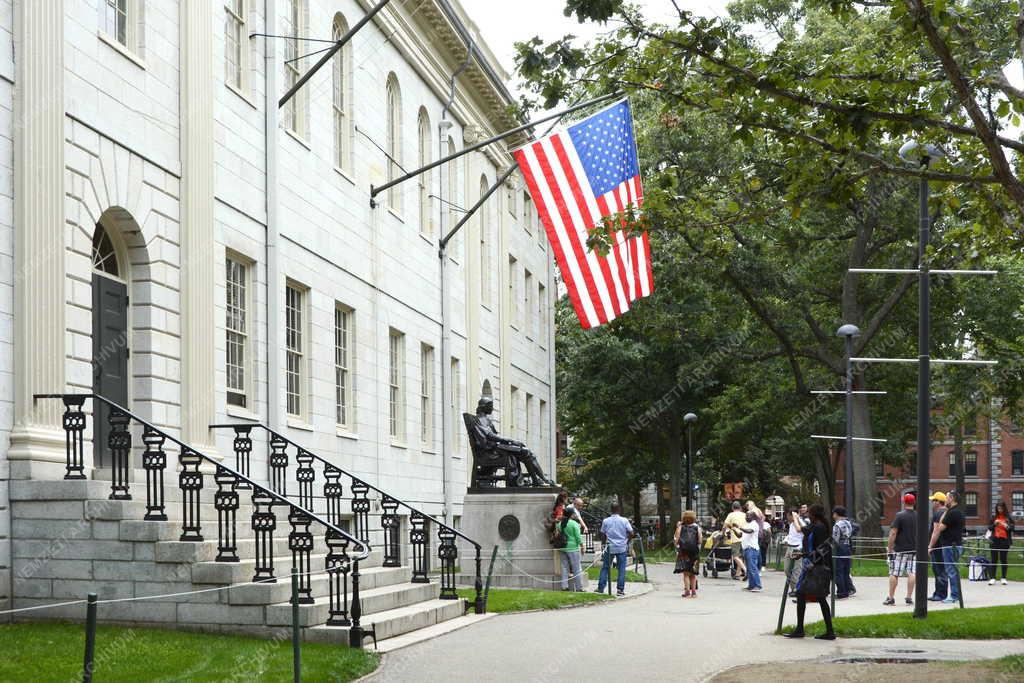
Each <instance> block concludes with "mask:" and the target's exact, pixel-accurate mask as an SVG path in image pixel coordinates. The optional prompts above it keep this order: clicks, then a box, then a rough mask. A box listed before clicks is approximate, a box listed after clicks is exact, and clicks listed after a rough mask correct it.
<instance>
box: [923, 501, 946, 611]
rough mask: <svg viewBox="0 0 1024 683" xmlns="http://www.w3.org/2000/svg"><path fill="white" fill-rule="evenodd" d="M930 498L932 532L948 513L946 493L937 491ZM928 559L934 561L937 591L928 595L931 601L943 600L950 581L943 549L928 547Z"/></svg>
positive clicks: (933, 572) (933, 571)
mask: <svg viewBox="0 0 1024 683" xmlns="http://www.w3.org/2000/svg"><path fill="white" fill-rule="evenodd" d="M928 500H930V501H931V502H932V529H931V531H932V534H934V533H935V527H937V526H938V525H939V520H940V519H942V515H944V514H946V494H945V493H943V492H942V491H936V492H935V493H933V494H932V495H931V496H929V497H928ZM928 559H929V560H931V563H932V574H933V575H934V576H935V591H934V592H932V594H931V595H930V596H929V597H928V601H929V602H942V601H943V600H945V599H946V596H947V595H949V581H948V580H947V578H946V565H945V564H943V562H942V551H941V550H933V549H932V548H931V547H929V548H928Z"/></svg>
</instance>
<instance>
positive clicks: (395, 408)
mask: <svg viewBox="0 0 1024 683" xmlns="http://www.w3.org/2000/svg"><path fill="white" fill-rule="evenodd" d="M404 386H405V335H404V334H402V333H401V332H399V331H398V330H395V329H392V330H391V331H390V332H389V334H388V424H389V433H390V434H391V438H392V439H396V440H398V441H401V440H403V439H404V438H405V404H404V401H403V396H402V394H403V389H404Z"/></svg>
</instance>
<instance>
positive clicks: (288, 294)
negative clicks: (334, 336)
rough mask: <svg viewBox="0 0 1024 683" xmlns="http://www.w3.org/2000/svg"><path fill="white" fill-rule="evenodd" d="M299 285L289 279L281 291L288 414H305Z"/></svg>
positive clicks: (302, 310) (303, 302) (302, 292)
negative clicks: (282, 291)
mask: <svg viewBox="0 0 1024 683" xmlns="http://www.w3.org/2000/svg"><path fill="white" fill-rule="evenodd" d="M307 292H308V290H307V289H305V288H304V287H302V286H301V285H298V284H294V283H288V285H286V286H285V292H284V313H285V315H284V330H285V355H286V365H285V402H286V404H287V408H288V414H289V415H292V416H294V417H303V416H304V415H305V409H306V405H305V403H306V402H305V393H306V392H305V386H306V377H307V375H306V372H307V371H306V330H305V327H304V325H305V319H306V309H305V306H306V294H307Z"/></svg>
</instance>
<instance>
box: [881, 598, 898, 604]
mask: <svg viewBox="0 0 1024 683" xmlns="http://www.w3.org/2000/svg"><path fill="white" fill-rule="evenodd" d="M882 604H883V605H895V604H896V601H895V600H893V599H892V598H886V599H885V602H883V603H882Z"/></svg>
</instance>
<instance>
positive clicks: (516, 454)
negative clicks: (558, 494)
mask: <svg viewBox="0 0 1024 683" xmlns="http://www.w3.org/2000/svg"><path fill="white" fill-rule="evenodd" d="M492 412H494V400H493V399H491V398H490V397H488V396H483V397H481V398H480V401H479V402H478V403H477V406H476V415H469V414H466V415H464V416H463V419H464V420H465V422H466V430H467V431H468V432H469V442H470V445H471V446H472V447H473V486H474V487H478V488H491V487H494V485H495V483H496V482H498V481H501V480H504V481H505V485H506V486H507V487H518V486H556V484H555V483H554V482H553V481H551V480H550V479H548V478H547V477H545V476H544V471H543V470H542V469H541V468H540V463H539V462H537V457H536V456H535V455H534V454H533V453H532V452H531V451H530V449H529V448H527V447H526V444H524V443H522V442H520V441H516V440H514V439H507V438H505V437H503V436H501V435H500V434H498V430H497V429H496V428H495V426H494V421H493V420H492V419H491V413H492ZM520 466H521V467H524V468H526V472H527V474H526V475H523V474H522V472H521V469H520ZM498 470H504V474H503V475H501V476H499V474H498Z"/></svg>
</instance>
